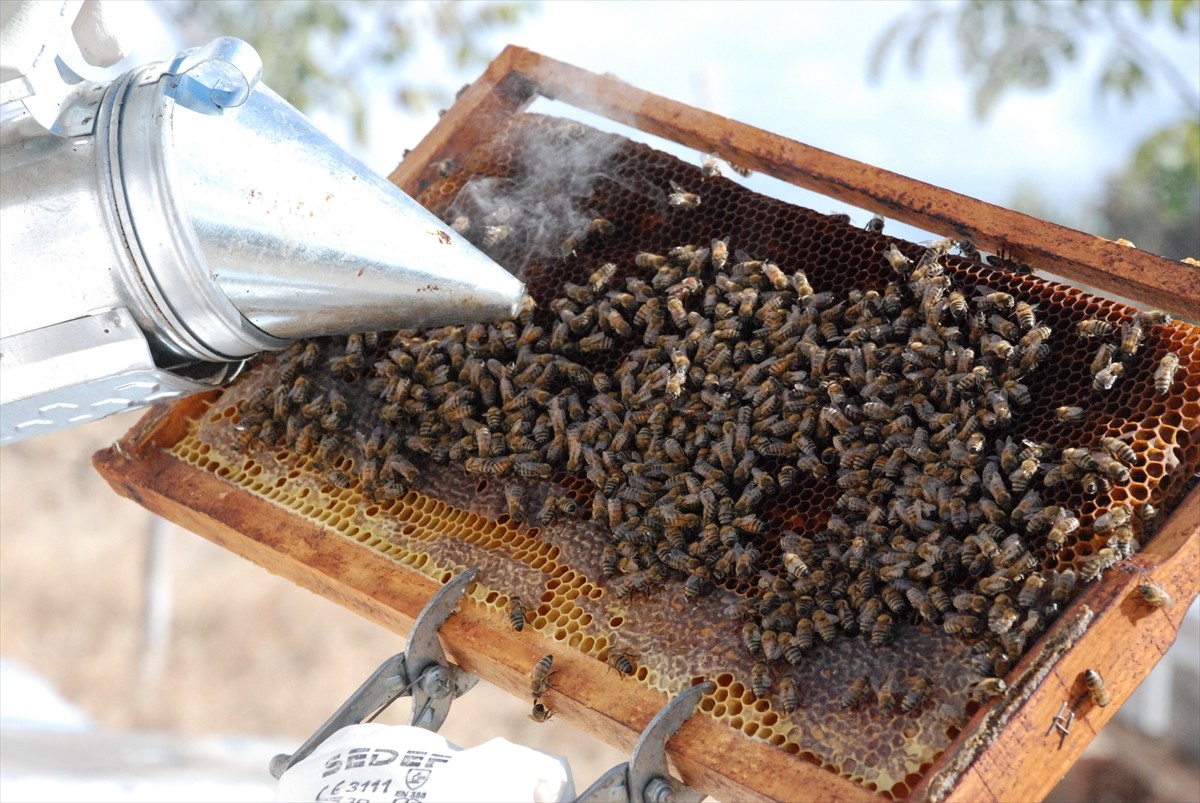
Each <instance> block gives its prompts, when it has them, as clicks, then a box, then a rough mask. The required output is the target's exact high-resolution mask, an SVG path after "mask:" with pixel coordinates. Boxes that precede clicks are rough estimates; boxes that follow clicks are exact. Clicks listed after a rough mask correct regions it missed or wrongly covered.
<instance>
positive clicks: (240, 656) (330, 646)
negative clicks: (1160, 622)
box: [0, 413, 1200, 801]
mask: <svg viewBox="0 0 1200 803" xmlns="http://www.w3.org/2000/svg"><path fill="white" fill-rule="evenodd" d="M136 418H137V414H136V413H135V414H126V415H122V416H117V417H113V418H109V419H106V420H104V421H100V422H97V423H94V424H90V425H88V426H86V427H82V428H78V429H75V430H71V431H68V432H64V433H59V434H57V435H52V436H47V437H42V438H37V439H34V440H32V441H26V442H24V443H20V444H16V445H13V446H6V447H4V448H3V449H0V654H2V655H3V656H4V657H6V658H11V659H15V660H18V661H20V662H22V663H24V664H26V665H27V666H29V667H31V668H32V669H34V670H36V671H37V672H40V673H41V674H43V675H44V676H46V677H47V678H49V680H50V681H51V682H52V683H54V685H55V686H57V688H58V689H59V690H60V691H61V692H62V693H63V694H64V695H65V696H66V697H67V698H69V699H70V700H72V701H74V702H75V703H77V704H78V705H80V706H81V707H82V708H83V709H84V710H85V711H86V712H87V713H88V714H89V715H90V716H91V717H92V718H93V719H94V720H96V721H97V722H98V723H99V724H100V725H102V726H104V727H106V728H110V729H143V730H144V729H152V730H167V731H175V732H180V733H185V734H213V733H236V734H255V735H264V736H269V737H282V738H284V739H294V740H296V742H297V743H298V742H299V741H300V740H302V739H303V738H304V737H306V736H307V735H308V734H309V733H310V732H311V731H312V730H313V729H314V728H315V726H316V725H318V724H319V723H320V722H322V721H323V720H324V719H325V718H326V717H327V716H328V715H329V714H330V713H332V712H333V710H334V709H335V708H336V707H337V706H338V705H340V704H341V702H342V701H343V700H344V699H345V697H346V696H347V695H348V694H349V693H350V692H351V691H352V690H353V689H355V688H356V687H357V686H358V684H359V683H360V682H362V680H363V679H365V678H366V676H367V675H368V674H369V673H370V672H371V671H372V670H374V668H375V667H376V666H377V665H378V664H379V663H380V662H381V661H382V660H384V659H385V658H387V657H389V656H390V655H392V654H394V653H396V652H399V651H400V650H401V649H403V641H402V640H401V638H400V637H399V636H397V635H395V634H392V633H389V632H388V631H386V630H384V629H383V628H380V627H379V626H377V625H375V624H372V623H370V622H367V621H366V620H364V619H361V618H359V617H357V616H356V615H354V614H351V613H349V612H348V611H345V610H343V609H342V608H340V607H338V606H337V605H335V604H333V603H331V602H328V601H326V600H324V599H322V598H320V597H317V596H315V595H313V594H311V593H309V592H307V591H304V590H302V589H300V588H298V587H296V586H294V585H292V584H291V583H289V582H288V581H286V580H283V579H281V578H278V577H274V576H272V575H270V574H268V573H267V572H265V571H264V570H262V569H260V568H258V567H257V566H255V565H252V564H250V563H248V562H246V561H244V560H242V559H241V558H238V557H236V556H234V555H233V554H231V553H228V552H226V551H224V550H222V549H220V548H219V547H216V546H214V545H213V544H211V543H209V542H208V541H206V540H204V539H203V538H200V537H198V536H195V535H192V534H190V533H187V532H184V531H182V530H179V529H177V528H175V527H174V526H173V525H166V533H165V535H164V536H163V540H162V542H161V543H164V544H166V545H167V547H168V550H167V553H166V555H167V559H166V564H167V566H168V570H167V571H166V572H165V573H163V574H161V575H160V577H168V578H169V580H170V583H171V585H170V587H169V593H168V594H167V598H168V599H169V601H170V605H171V616H170V620H169V621H170V629H169V639H167V640H166V641H165V642H163V643H164V647H163V650H162V651H161V655H160V658H161V661H160V662H159V664H158V670H157V671H156V669H155V660H154V658H155V652H154V650H150V651H149V652H147V649H146V648H147V640H146V637H145V630H144V628H143V624H142V623H143V621H144V618H145V612H146V600H147V592H146V589H147V584H146V582H145V575H146V565H147V555H148V549H149V545H150V543H151V532H152V530H153V527H154V518H153V517H152V516H151V515H150V514H149V513H148V512H146V511H145V510H143V509H142V508H140V507H138V506H137V505H135V504H134V503H133V502H130V501H128V500H126V499H123V498H121V497H118V496H117V495H116V494H115V493H113V492H112V491H111V489H109V487H108V486H107V484H106V483H105V482H104V481H103V480H102V479H101V478H100V477H99V475H98V474H96V473H95V471H94V470H93V469H92V467H91V462H90V461H91V455H92V453H93V452H94V451H96V450H97V449H100V448H103V447H105V446H107V445H108V444H110V443H111V442H112V441H114V440H115V439H117V438H118V437H119V436H120V435H121V434H123V433H124V431H125V430H126V429H128V428H129V427H130V426H131V425H132V424H133V423H134V421H135V420H136ZM402 705H403V704H401V706H402ZM401 706H398V708H400V707H401ZM528 710H529V705H528V703H527V702H525V701H522V700H518V699H516V698H513V697H510V696H509V695H507V694H505V693H504V692H501V691H499V690H498V689H495V688H494V687H491V686H488V685H487V684H484V683H481V684H480V685H479V686H477V687H476V688H475V689H474V690H472V691H471V692H470V693H469V694H468V695H467V696H466V697H464V698H462V699H461V700H459V701H457V702H456V703H455V705H454V708H453V709H452V711H451V714H450V718H449V720H448V721H447V722H446V724H445V726H444V727H443V728H442V730H441V733H442V734H443V735H444V736H446V737H447V738H448V739H450V740H451V741H452V742H455V743H458V744H461V745H464V746H469V745H473V744H478V743H480V742H483V741H486V740H487V739H490V738H492V737H495V736H504V737H506V738H508V739H510V740H512V741H514V742H518V743H522V744H527V745H530V746H532V747H537V748H540V749H543V750H546V751H547V752H551V753H557V754H561V755H566V756H567V757H568V758H569V759H570V762H571V766H572V769H573V770H574V773H575V779H576V785H577V788H579V789H580V790H582V789H583V788H585V787H586V785H587V784H590V783H591V781H592V780H593V779H594V778H596V777H597V776H599V775H600V774H601V773H602V772H603V771H605V770H606V769H608V768H609V767H611V766H613V765H614V764H617V763H619V762H621V761H623V760H625V759H627V758H628V756H627V755H623V754H621V753H619V752H618V751H616V750H615V749H613V748H610V747H608V746H607V745H604V744H601V743H599V742H597V741H596V740H594V739H592V738H590V737H588V736H586V735H584V734H582V733H580V732H579V731H576V730H574V729H572V728H571V727H570V726H569V725H566V724H561V723H557V722H550V723H547V724H543V725H539V724H536V723H534V722H532V721H530V720H529V718H528V717H527V714H528ZM403 715H404V711H403V710H399V711H397V712H395V713H391V714H385V715H384V717H383V719H384V721H392V722H399V721H402V719H403ZM1142 741H1144V740H1137V739H1135V737H1133V736H1132V734H1131V732H1129V731H1125V730H1123V729H1122V728H1120V727H1119V726H1117V725H1114V726H1110V727H1109V728H1108V729H1106V730H1105V733H1104V735H1103V738H1102V739H1098V740H1097V742H1096V743H1095V746H1096V749H1095V750H1092V751H1090V752H1089V754H1088V755H1089V756H1090V758H1088V759H1087V760H1085V761H1082V762H1080V765H1079V767H1078V768H1077V771H1076V772H1073V773H1072V775H1071V776H1068V779H1067V780H1066V781H1064V785H1063V786H1062V787H1060V789H1059V790H1056V798H1055V799H1057V800H1060V801H1066V800H1074V799H1088V797H1089V796H1094V792H1095V790H1096V789H1097V788H1098V787H1097V786H1096V785H1094V782H1096V781H1097V779H1104V778H1109V779H1111V778H1112V777H1114V774H1113V766H1112V765H1111V764H1107V763H1105V762H1106V761H1108V760H1109V757H1111V756H1123V755H1137V756H1138V762H1137V766H1138V770H1137V772H1138V774H1139V775H1141V776H1142V777H1143V778H1146V779H1151V781H1153V780H1154V779H1163V780H1165V779H1176V780H1177V781H1178V783H1174V782H1173V783H1172V784H1171V785H1170V787H1169V788H1167V789H1162V788H1159V789H1153V787H1152V783H1151V782H1149V781H1148V783H1150V785H1148V786H1145V788H1144V789H1143V787H1138V786H1136V785H1135V786H1134V787H1127V791H1131V792H1132V790H1133V789H1137V790H1139V791H1137V792H1134V793H1133V794H1132V797H1130V798H1128V799H1143V800H1151V799H1153V800H1172V799H1187V798H1188V797H1193V798H1194V796H1195V795H1197V794H1200V778H1198V777H1197V774H1196V771H1195V769H1194V768H1187V767H1185V768H1183V769H1180V767H1179V765H1178V763H1175V764H1173V765H1172V764H1171V763H1170V762H1169V761H1168V763H1167V766H1165V767H1164V768H1163V769H1162V770H1161V771H1159V770H1158V769H1157V768H1156V769H1155V770H1153V771H1149V772H1148V771H1147V769H1148V767H1147V761H1150V760H1153V759H1154V758H1163V757H1165V751H1163V750H1161V749H1155V748H1154V747H1153V745H1151V746H1150V747H1146V746H1145V745H1144V744H1141V742H1142ZM1134 742H1137V745H1138V747H1137V748H1136V749H1134V748H1131V747H1127V745H1131V744H1133V743H1134ZM1131 750H1132V752H1131ZM266 758H268V757H264V773H265V772H266V766H265V762H266ZM1085 773H1086V774H1085ZM1159 782H1160V783H1161V782H1162V780H1160V781H1159ZM1100 783H1101V785H1103V784H1102V781H1101V782H1100Z"/></svg>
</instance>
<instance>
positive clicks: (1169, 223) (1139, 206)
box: [1100, 120, 1200, 259]
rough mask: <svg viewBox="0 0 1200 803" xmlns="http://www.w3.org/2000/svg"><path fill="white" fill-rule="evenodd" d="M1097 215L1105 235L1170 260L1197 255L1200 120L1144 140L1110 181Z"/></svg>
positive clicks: (1199, 234) (1199, 251)
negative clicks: (1123, 239) (1130, 159)
mask: <svg viewBox="0 0 1200 803" xmlns="http://www.w3.org/2000/svg"><path fill="white" fill-rule="evenodd" d="M1100 213H1101V215H1102V216H1103V217H1104V221H1105V222H1104V231H1103V232H1102V233H1103V234H1104V236H1106V237H1108V238H1109V239H1116V238H1118V237H1125V238H1126V239H1130V240H1133V242H1134V243H1136V244H1137V246H1138V247H1139V248H1143V249H1146V250H1148V251H1152V252H1154V253H1156V254H1162V255H1163V256H1165V257H1170V258H1171V259H1183V258H1184V257H1189V256H1190V257H1196V256H1200V122H1197V121H1196V120H1182V121H1180V122H1179V123H1178V124H1176V125H1174V126H1171V127H1169V128H1166V129H1164V130H1162V131H1160V132H1158V133H1156V134H1154V135H1152V136H1151V137H1149V138H1148V139H1147V140H1146V141H1145V142H1143V143H1142V144H1141V146H1140V147H1139V148H1138V149H1137V152H1136V153H1135V154H1134V157H1133V160H1132V162H1131V163H1130V165H1129V166H1128V167H1127V168H1126V169H1125V170H1124V171H1122V172H1121V173H1120V174H1118V175H1116V176H1114V177H1112V178H1111V179H1109V181H1108V186H1107V188H1106V191H1105V195H1104V200H1103V202H1102V203H1101V205H1100Z"/></svg>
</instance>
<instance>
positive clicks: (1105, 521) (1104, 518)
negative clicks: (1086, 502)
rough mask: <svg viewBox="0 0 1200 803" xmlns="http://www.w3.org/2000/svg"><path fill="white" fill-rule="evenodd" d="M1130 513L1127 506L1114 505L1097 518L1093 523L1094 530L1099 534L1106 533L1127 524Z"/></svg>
mask: <svg viewBox="0 0 1200 803" xmlns="http://www.w3.org/2000/svg"><path fill="white" fill-rule="evenodd" d="M1130 515H1131V513H1130V510H1129V508H1128V507H1127V506H1125V505H1114V506H1113V507H1111V508H1109V510H1108V512H1107V513H1104V514H1103V515H1101V516H1098V517H1097V518H1096V521H1095V522H1094V523H1093V524H1092V531H1093V532H1095V533H1096V534H1097V535H1106V534H1108V533H1110V532H1112V531H1113V530H1114V529H1116V528H1117V527H1120V526H1121V525H1123V524H1127V523H1128V522H1129V518H1130Z"/></svg>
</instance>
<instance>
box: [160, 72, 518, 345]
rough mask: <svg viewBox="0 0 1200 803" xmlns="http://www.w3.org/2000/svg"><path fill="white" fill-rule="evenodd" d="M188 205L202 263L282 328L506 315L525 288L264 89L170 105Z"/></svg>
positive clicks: (259, 317)
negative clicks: (211, 109)
mask: <svg viewBox="0 0 1200 803" xmlns="http://www.w3.org/2000/svg"><path fill="white" fill-rule="evenodd" d="M174 122H175V125H174V151H175V153H176V154H177V160H178V165H177V169H178V179H179V181H178V185H177V186H178V187H179V190H180V195H181V197H182V201H183V207H184V209H185V210H186V213H187V216H188V218H189V219H190V221H191V223H192V226H193V227H194V229H195V233H196V238H197V241H198V243H199V246H200V249H201V250H202V252H203V255H204V259H205V261H206V262H207V264H208V270H209V271H210V273H211V275H212V277H213V278H214V279H215V280H216V282H217V284H218V285H219V286H220V288H221V289H222V290H223V291H224V292H225V294H226V295H227V296H228V297H229V299H230V301H232V302H233V304H234V305H235V306H236V307H237V308H238V310H239V311H240V312H241V313H242V315H244V316H245V317H246V318H247V319H249V320H250V321H251V322H252V323H253V324H254V325H255V326H257V327H258V328H260V329H262V330H263V331H264V332H267V333H268V334H270V335H273V336H275V337H278V338H285V339H292V338H299V337H310V336H314V335H324V334H345V333H349V332H359V331H369V330H379V329H397V328H402V327H416V326H429V325H442V324H453V323H465V322H469V321H478V320H495V319H500V318H509V317H512V316H513V315H515V314H516V311H517V309H518V307H519V305H520V303H521V300H522V297H523V295H524V285H523V284H522V283H521V282H520V281H519V280H517V279H516V278H515V277H514V276H513V275H512V274H510V273H509V272H508V271H506V270H504V269H503V268H501V267H500V266H499V265H497V264H496V263H495V262H493V261H492V260H491V259H489V258H488V257H487V256H485V255H484V254H483V253H481V252H480V251H478V250H477V249H476V248H475V247H474V246H472V245H471V244H470V243H468V242H467V241H466V240H464V239H463V238H461V237H460V236H459V235H458V234H457V233H456V232H454V231H453V230H452V229H451V228H450V227H449V226H447V225H446V224H444V223H442V222H441V221H440V220H438V219H437V218H435V217H434V216H433V215H431V214H430V213H429V212H428V211H426V210H425V209H424V208H423V207H421V206H420V205H419V204H418V203H417V202H416V201H414V200H413V199H411V198H409V197H408V196H407V195H405V194H404V193H403V192H401V191H400V190H399V189H397V188H396V187H395V186H394V185H392V184H390V183H389V182H387V181H386V180H385V179H383V178H381V177H380V176H378V175H376V174H374V173H373V172H371V171H370V170H369V169H367V168H366V167H365V166H364V165H362V164H361V163H360V162H358V161H357V160H355V159H354V158H353V157H351V156H350V155H349V154H347V153H346V152H345V151H343V150H342V149H341V148H340V147H338V146H337V145H336V144H334V143H333V142H332V141H330V140H329V139H328V138H327V137H325V136H324V135H323V134H321V133H320V132H319V131H317V130H316V129H315V128H314V127H313V125H312V123H310V122H309V120H308V119H307V118H306V117H304V116H303V115H302V114H300V112H298V111H297V110H296V109H295V108H293V107H292V106H290V105H289V104H287V103H286V102H285V101H284V100H282V99H281V98H280V97H279V96H278V95H276V94H275V93H274V92H272V91H271V90H270V89H268V88H266V87H263V86H261V85H260V86H259V88H258V89H257V90H256V91H255V92H254V94H253V95H251V97H250V98H249V99H248V100H247V102H246V103H245V104H244V105H243V106H240V107H239V108H237V109H234V110H230V111H227V112H226V113H225V114H223V115H221V116H210V115H203V114H194V113H190V112H187V111H180V112H177V113H176V116H175V121H174Z"/></svg>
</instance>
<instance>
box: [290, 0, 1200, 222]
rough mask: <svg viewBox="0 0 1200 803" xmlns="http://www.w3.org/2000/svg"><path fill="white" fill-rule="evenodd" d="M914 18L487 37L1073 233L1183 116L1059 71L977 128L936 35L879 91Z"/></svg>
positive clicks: (1187, 66) (801, 17)
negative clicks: (1135, 159)
mask: <svg viewBox="0 0 1200 803" xmlns="http://www.w3.org/2000/svg"><path fill="white" fill-rule="evenodd" d="M910 8H911V6H910V5H909V4H907V3H903V2H895V1H890V2H865V1H859V2H737V3H729V2H691V3H686V4H685V3H681V2H577V1H576V2H561V0H551V1H550V2H545V3H542V4H541V5H540V6H539V7H538V9H537V10H536V11H535V12H534V13H532V14H530V15H528V17H527V18H526V20H525V21H524V22H523V23H522V24H521V25H519V27H517V28H516V29H510V30H506V31H504V32H502V33H500V34H497V35H495V36H492V37H490V40H491V41H494V42H496V44H497V46H498V47H497V49H499V47H500V46H502V45H503V44H505V43H512V44H517V45H521V46H523V47H527V48H529V49H531V50H535V51H537V52H540V53H543V54H545V55H548V56H552V57H554V58H557V59H559V60H561V61H565V62H568V63H570V64H574V65H575V66H578V67H583V68H585V69H588V70H591V71H592V72H598V73H612V74H614V75H616V76H618V77H619V78H621V79H623V80H625V81H627V82H628V83H630V84H633V85H634V86H637V87H640V88H642V89H646V90H648V91H651V92H654V93H656V94H660V95H664V96H666V97H669V98H672V99H675V100H679V101H682V102H685V103H689V104H692V105H695V106H698V107H701V108H704V109H707V110H710V111H714V112H717V113H720V114H722V115H724V116H726V117H730V118H732V119H735V120H738V121H741V122H744V123H748V124H751V125H754V126H757V127H759V128H763V129H766V130H768V131H771V132H773V133H776V134H780V135H783V136H786V137H789V138H791V139H795V140H798V141H800V142H803V143H805V144H808V145H813V146H815V147H818V148H822V149H824V150H828V151H831V152H833V153H837V154H840V155H843V156H848V157H851V158H854V159H858V160H860V161H864V162H867V163H870V164H873V165H876V166H878V167H883V168H886V169H888V170H891V171H893V172H897V173H901V174H903V175H907V176H910V177H913V178H917V179H920V180H922V181H926V182H929V183H932V184H936V185H939V186H942V187H945V188H948V189H952V190H955V191H957V192H961V193H964V194H966V195H970V196H973V197H976V198H980V199H983V200H986V201H989V202H992V203H996V204H999V205H1002V206H1007V205H1011V203H1012V201H1013V198H1014V196H1015V195H1016V194H1017V193H1018V191H1019V190H1020V189H1021V188H1022V187H1023V186H1025V185H1034V186H1036V187H1037V188H1038V190H1039V191H1040V193H1041V194H1042V196H1043V197H1044V198H1045V200H1046V202H1047V205H1048V206H1049V207H1051V208H1055V209H1057V210H1060V213H1061V214H1062V216H1063V217H1066V218H1068V220H1065V221H1063V222H1067V223H1070V222H1073V220H1072V218H1073V216H1075V215H1076V212H1075V211H1074V210H1075V209H1076V208H1077V207H1078V206H1079V204H1080V199H1089V198H1094V197H1097V196H1098V195H1099V193H1100V191H1101V190H1102V187H1103V181H1104V178H1105V176H1106V175H1108V174H1110V173H1111V172H1113V171H1114V170H1116V169H1118V168H1119V167H1121V166H1122V165H1123V164H1124V163H1125V161H1126V160H1127V158H1128V155H1129V154H1130V153H1131V152H1132V150H1133V148H1134V147H1135V146H1136V144H1137V143H1138V142H1139V141H1140V140H1141V139H1142V138H1143V137H1144V136H1145V134H1146V133H1147V132H1150V131H1153V130H1155V129H1156V128H1158V127H1159V126H1161V125H1163V124H1164V123H1166V122H1169V121H1171V120H1173V119H1174V118H1175V117H1176V116H1177V115H1178V114H1179V105H1178V102H1177V101H1176V100H1175V98H1174V97H1173V96H1170V95H1169V94H1168V93H1166V92H1164V91H1158V92H1155V93H1154V94H1152V95H1149V96H1147V97H1145V98H1144V99H1142V101H1141V102H1139V103H1138V104H1136V105H1134V106H1123V105H1120V104H1117V103H1113V102H1101V101H1098V100H1097V99H1096V96H1095V92H1094V83H1093V82H1094V80H1095V79H1094V75H1095V73H1094V71H1092V70H1074V71H1064V72H1063V73H1062V77H1061V78H1060V80H1059V81H1058V82H1057V83H1056V84H1055V85H1054V86H1053V87H1052V89H1051V90H1050V91H1046V92H1040V93H1036V94H1035V93H1029V92H1021V91H1014V92H1012V93H1010V94H1008V95H1006V96H1005V97H1004V98H1003V99H1002V100H1001V101H1000V103H999V104H998V106H997V108H996V109H995V111H994V113H993V114H992V116H991V117H990V118H989V119H987V120H985V121H980V120H978V119H976V118H975V117H974V115H973V114H972V110H971V95H970V92H969V90H968V87H967V84H966V82H965V81H964V80H963V79H962V78H961V77H960V76H959V75H958V71H957V64H956V49H955V47H953V46H952V45H953V43H952V42H951V40H950V39H949V36H948V35H947V34H945V33H943V34H941V35H938V36H935V37H932V38H931V39H930V43H929V47H928V51H927V54H926V59H925V68H924V70H923V71H922V72H921V73H920V74H916V75H914V74H911V73H910V72H909V71H908V70H907V68H906V67H905V66H904V65H903V63H902V58H901V56H900V53H899V51H897V53H896V54H895V56H894V57H893V58H891V59H890V60H889V61H888V64H889V69H888V70H887V71H886V73H885V75H884V78H883V80H881V81H880V82H878V83H872V82H870V81H869V79H868V65H869V63H870V57H871V53H872V49H873V47H874V44H875V42H876V41H877V39H878V37H879V34H880V32H881V31H882V29H883V28H884V26H885V25H887V24H888V23H889V22H890V21H891V20H893V19H894V18H895V17H896V16H897V15H899V14H901V13H903V12H905V11H906V10H909V9H910ZM1156 35H1157V36H1158V37H1159V38H1160V40H1161V41H1165V42H1169V43H1170V46H1171V49H1170V50H1168V51H1167V52H1168V53H1171V55H1172V57H1173V59H1174V60H1175V61H1176V63H1177V64H1179V65H1181V66H1182V69H1183V70H1184V71H1185V74H1188V75H1189V76H1190V78H1191V81H1192V84H1193V86H1197V87H1200V77H1198V74H1200V40H1196V41H1192V42H1190V43H1185V44H1184V45H1183V46H1181V43H1180V38H1178V37H1173V36H1166V31H1165V30H1163V31H1158V32H1156ZM1100 55H1101V53H1100V51H1099V49H1098V48H1097V47H1094V46H1093V47H1090V48H1085V50H1084V57H1083V60H1084V62H1085V63H1088V62H1091V63H1094V62H1095V61H1096V60H1097V58H1098V57H1099V56H1100ZM435 61H436V60H435V59H428V60H427V61H426V63H424V64H423V65H422V69H423V70H424V69H427V68H433V67H435ZM471 77H472V76H465V77H464V78H463V79H462V80H469V79H470V78H471ZM268 80H269V79H268ZM454 85H455V86H457V84H454ZM558 106H559V107H560V108H561V106H562V104H558ZM547 108H548V107H547ZM434 121H435V118H434V117H433V116H428V117H425V118H417V119H413V120H410V121H400V120H398V119H397V118H396V116H395V115H392V114H387V115H380V116H378V117H377V119H376V120H375V125H374V128H373V133H375V136H374V137H373V139H374V141H375V143H376V144H375V145H374V146H373V147H372V148H371V149H370V150H369V151H367V152H365V153H364V154H363V156H364V157H365V158H364V161H366V162H367V163H368V165H370V166H371V167H373V168H375V169H376V170H379V171H381V172H384V173H387V172H389V171H390V170H391V168H392V167H393V166H394V162H395V155H394V153H393V152H392V151H393V150H394V146H393V145H392V143H395V142H397V136H396V135H397V132H399V131H405V132H406V133H407V134H408V136H409V137H411V139H410V140H409V141H410V142H416V141H417V140H418V139H419V138H420V136H421V135H422V134H423V133H424V132H425V131H427V130H428V129H429V128H430V127H431V126H432V125H433V123H434ZM400 139H403V137H400ZM385 143H386V144H385ZM352 147H353V146H352ZM751 186H752V187H754V188H755V189H761V190H764V191H768V192H769V191H771V190H770V189H769V188H770V186H772V182H771V181H770V180H762V179H761V178H760V180H758V181H757V182H755V181H752V182H751ZM777 194H784V195H787V196H788V199H789V200H793V199H796V200H799V201H800V202H807V203H809V204H810V205H813V206H814V208H817V209H819V210H821V211H832V210H833V209H835V208H837V204H836V202H832V201H827V200H825V199H821V198H819V197H816V198H813V197H812V196H811V194H806V193H802V192H796V193H793V192H792V191H787V192H784V193H777ZM822 203H823V204H824V206H819V205H818V204H822ZM856 217H857V216H856ZM895 233H898V234H901V233H902V232H899V231H896V232H895Z"/></svg>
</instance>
